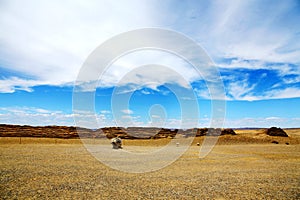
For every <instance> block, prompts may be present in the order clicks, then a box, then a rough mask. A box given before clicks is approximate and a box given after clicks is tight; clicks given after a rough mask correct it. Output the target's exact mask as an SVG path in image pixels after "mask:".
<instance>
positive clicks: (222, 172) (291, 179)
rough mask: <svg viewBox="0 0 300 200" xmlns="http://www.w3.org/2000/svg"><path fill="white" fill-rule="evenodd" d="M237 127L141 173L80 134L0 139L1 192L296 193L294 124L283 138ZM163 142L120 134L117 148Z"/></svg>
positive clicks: (299, 184)
mask: <svg viewBox="0 0 300 200" xmlns="http://www.w3.org/2000/svg"><path fill="white" fill-rule="evenodd" d="M236 132H237V133H238V135H237V136H221V137H220V138H219V141H218V143H217V145H216V146H215V147H214V149H213V150H212V152H211V153H210V154H209V155H208V156H206V157H205V158H204V159H199V157H198V155H199V149H200V147H199V146H197V145H196V143H197V142H199V143H200V144H201V143H202V141H203V138H204V137H199V138H196V139H195V140H194V142H193V144H192V146H191V147H190V148H189V150H188V151H187V152H186V153H185V154H184V155H183V156H181V157H180V158H179V159H178V160H177V161H176V162H174V163H172V164H171V165H169V166H167V167H165V168H163V169H161V170H159V171H155V172H148V173H141V174H130V173H124V172H120V171H117V170H113V169H111V168H109V167H107V166H105V165H104V164H102V163H100V162H99V161H98V160H97V159H95V158H94V157H93V156H92V155H91V154H90V153H89V152H88V151H87V150H86V149H85V147H84V146H83V144H82V143H81V141H80V140H79V139H49V138H48V139H45V138H21V139H20V138H0V183H1V184H0V198H1V199H54V198H61V199H79V198H80V199H300V131H299V129H290V130H286V132H287V133H288V134H289V135H290V137H289V138H280V137H271V136H266V135H263V134H261V132H260V130H255V131H254V130H238V131H236ZM272 141H277V142H279V144H274V143H271V142H272ZM90 142H94V143H95V145H97V143H98V142H99V143H101V142H100V141H98V140H97V139H95V140H91V141H90ZM168 142H169V140H168V139H159V140H125V141H124V149H126V148H128V149H130V148H134V147H140V148H141V149H147V148H149V149H151V148H153V147H157V146H162V145H165V144H166V143H168ZM286 143H288V145H287V144H286ZM132 167H134V165H133V166H132Z"/></svg>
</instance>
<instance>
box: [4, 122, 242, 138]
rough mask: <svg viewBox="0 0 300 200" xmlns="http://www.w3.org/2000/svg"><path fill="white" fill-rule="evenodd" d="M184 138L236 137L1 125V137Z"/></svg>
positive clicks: (209, 131)
mask: <svg viewBox="0 0 300 200" xmlns="http://www.w3.org/2000/svg"><path fill="white" fill-rule="evenodd" d="M176 135H181V136H182V137H195V136H196V137H199V136H205V135H209V136H218V135H236V133H235V132H234V130H233V129H220V128H218V129H213V128H191V129H185V130H182V129H169V128H155V127H153V128H152V127H128V128H122V127H104V128H99V129H96V130H92V129H87V128H81V127H74V126H29V125H8V124H0V137H44V138H66V139H67V138H79V137H80V138H109V139H111V138H114V137H119V138H122V139H159V138H174V137H175V136H176Z"/></svg>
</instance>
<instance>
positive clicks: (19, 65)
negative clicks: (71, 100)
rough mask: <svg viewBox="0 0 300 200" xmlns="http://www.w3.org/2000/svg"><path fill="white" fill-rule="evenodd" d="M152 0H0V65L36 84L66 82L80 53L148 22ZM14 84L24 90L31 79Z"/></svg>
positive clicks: (150, 22)
mask: <svg viewBox="0 0 300 200" xmlns="http://www.w3.org/2000/svg"><path fill="white" fill-rule="evenodd" d="M152 3H155V2H151V3H150V2H148V1H130V2H128V1H124V2H119V1H110V0H102V1H89V2H86V1H72V2H70V1H34V0H29V1H26V2H20V1H17V0H11V1H4V2H2V3H1V8H0V27H1V47H0V55H1V56H0V62H1V64H2V66H1V67H3V68H6V69H9V70H13V71H16V72H18V73H22V74H23V75H24V74H26V75H28V76H30V77H34V79H35V80H37V81H36V83H35V84H37V85H39V84H40V82H42V83H45V82H46V84H55V85H56V84H63V83H68V82H72V81H74V80H75V78H76V76H77V73H78V70H79V68H80V67H81V65H82V64H83V61H84V60H85V59H86V57H87V56H88V55H89V54H90V53H91V51H93V50H94V48H96V47H97V46H98V45H99V44H101V43H102V42H103V41H105V40H106V39H109V38H110V37H111V36H113V35H116V34H118V33H120V32H124V31H128V30H131V29H134V28H138V27H145V26H153V25H154V23H153V20H154V18H155V15H154V13H155V12H154V11H155V10H157V8H155V10H154V7H153V6H152ZM19 84H20V85H21V86H22V85H25V86H24V88H25V89H26V87H32V86H33V85H34V82H31V84H28V85H26V83H22V82H19ZM3 90H4V89H3ZM6 91H8V92H12V91H13V90H11V89H10V87H8V88H6Z"/></svg>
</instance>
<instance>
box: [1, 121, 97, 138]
mask: <svg viewBox="0 0 300 200" xmlns="http://www.w3.org/2000/svg"><path fill="white" fill-rule="evenodd" d="M78 133H80V134H82V135H84V134H86V136H87V137H89V136H90V135H91V134H92V131H91V130H89V129H84V128H77V129H76V127H73V126H70V127H68V126H28V125H24V126H20V125H6V124H0V137H47V138H78V137H79V136H78Z"/></svg>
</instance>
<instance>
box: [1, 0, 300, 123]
mask: <svg viewBox="0 0 300 200" xmlns="http://www.w3.org/2000/svg"><path fill="white" fill-rule="evenodd" d="M299 21H300V3H299V1H297V0H295V1H291V0H286V1H265V0H263V1H261V0H260V1H175V0H173V1H155V0H152V1H150V0H149V1H147V0H145V1H129V0H126V1H114V0H113V1H106V0H101V1H64V2H61V1H49V2H47V1H30V0H29V1H26V2H20V1H16V0H4V1H1V2H0V27H1V28H0V123H8V124H30V125H49V124H55V125H75V122H74V116H77V117H78V118H79V119H80V120H81V122H82V125H84V126H87V127H91V128H95V127H99V126H116V125H124V126H131V125H134V126H166V127H178V126H180V123H181V121H182V118H184V120H187V121H191V126H192V125H194V122H195V120H196V122H197V123H198V126H200V127H202V126H210V124H211V122H212V120H221V119H212V112H213V107H212V101H211V95H210V91H209V89H208V87H207V85H206V82H205V79H204V78H203V77H201V76H199V75H197V73H195V71H194V70H193V68H192V67H191V65H190V64H188V63H186V62H185V61H184V60H182V59H180V58H178V57H176V56H175V55H171V54H169V53H167V52H164V51H158V50H156V51H155V50H141V51H136V52H132V53H130V54H128V55H125V56H123V57H121V58H119V59H118V60H116V61H114V62H113V63H112V65H111V66H110V67H109V69H108V70H107V71H106V74H105V75H104V77H102V79H101V80H100V82H99V85H98V87H97V89H96V92H95V98H94V102H95V109H94V110H93V112H91V113H83V112H82V113H80V112H77V113H76V112H75V113H74V112H73V111H74V110H73V99H72V96H73V87H74V81H75V80H76V78H77V75H78V73H79V71H80V69H81V67H82V65H83V63H84V61H85V60H86V59H87V58H88V56H89V55H90V54H91V52H92V51H93V50H94V49H95V48H97V47H98V46H99V45H100V44H102V43H103V42H105V41H107V40H108V39H110V38H111V37H112V36H115V35H118V34H120V33H124V32H126V31H130V30H133V29H138V28H148V27H155V28H163V29H169V30H174V31H177V32H179V33H181V34H184V35H186V36H187V37H189V38H191V39H193V40H194V41H195V42H196V43H197V44H198V45H200V46H201V47H202V48H203V49H204V50H205V52H206V54H207V55H208V56H209V57H210V58H211V60H212V61H213V62H214V63H215V65H216V66H217V68H218V71H219V73H220V77H221V78H222V81H223V83H224V93H225V100H226V109H225V113H226V117H225V121H224V126H225V127H269V126H281V127H300V106H299V105H300V26H299V23H298V22H299ZM151 64H152V65H158V64H159V65H162V66H166V67H156V68H154V67H148V68H145V67H141V66H144V65H149V66H150V65H151ZM188 87H191V88H192V91H193V92H194V94H195V96H196V99H194V100H195V101H196V103H197V104H198V108H199V113H198V115H197V117H196V119H195V116H194V115H193V116H192V114H191V116H188V115H183V111H182V107H181V104H180V102H181V101H182V102H186V103H187V105H192V102H191V101H190V100H188V99H187V98H186V96H185V95H183V94H184V93H183V92H181V93H180V95H178V94H177V95H176V94H175V93H174V91H172V88H173V89H174V90H176V91H185V89H186V88H188ZM82 88H84V89H86V92H87V93H88V92H91V91H89V89H90V88H89V85H88V84H83V85H82ZM116 91H117V95H116V96H115V97H116V98H119V100H118V101H119V102H121V101H122V98H125V97H128V96H126V95H129V94H130V95H131V96H130V99H129V101H128V102H126V103H128V104H126V105H123V104H122V105H121V104H120V105H119V104H118V105H117V106H114V105H113V101H112V94H114V92H116ZM189 101H190V104H188V102H189ZM186 109H187V111H188V112H190V113H193V112H194V110H195V109H194V108H193V106H190V107H189V106H187V107H186ZM89 117H97V120H98V123H97V124H95V123H92V122H91V121H90V120H89Z"/></svg>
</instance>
